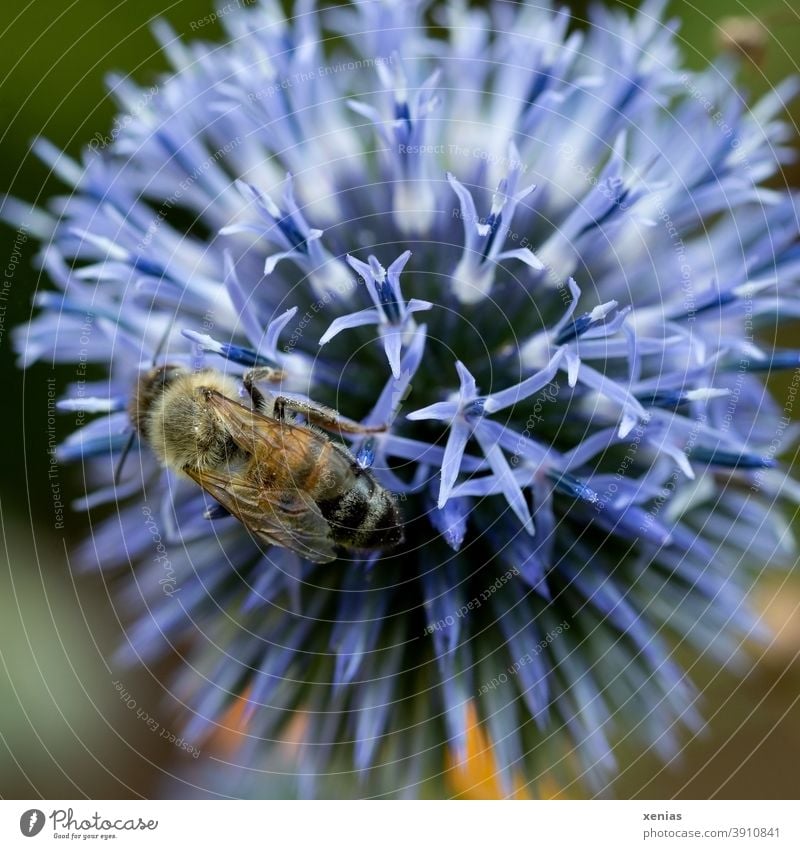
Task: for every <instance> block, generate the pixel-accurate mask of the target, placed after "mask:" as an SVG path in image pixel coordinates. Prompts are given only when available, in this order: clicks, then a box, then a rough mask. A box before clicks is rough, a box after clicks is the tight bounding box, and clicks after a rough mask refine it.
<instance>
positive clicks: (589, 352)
mask: <svg viewBox="0 0 800 849" xmlns="http://www.w3.org/2000/svg"><path fill="white" fill-rule="evenodd" d="M663 5H664V4H663V3H661V2H645V3H644V5H643V6H642V8H641V10H640V11H639V12H637V13H635V14H633V15H632V16H628V15H623V14H619V13H612V12H609V11H604V10H603V9H596V10H595V11H594V12H593V17H592V19H591V21H590V23H589V24H588V26H586V27H584V28H581V27H578V26H577V25H575V24H573V23H571V21H570V18H569V15H568V14H567V13H566V12H565V11H563V10H558V11H554V10H552V9H551V8H550V7H549V6H548V5H547V4H546V3H538V4H533V5H531V4H525V5H520V6H515V5H509V4H505V3H501V2H497V3H495V4H493V5H492V6H491V8H490V9H489V10H481V9H472V8H468V7H467V5H466V4H464V3H462V2H455V0H454V2H449V3H435V4H433V5H432V6H431V8H430V9H428V8H427V7H426V4H425V3H423V2H419V0H416V2H402V3H401V2H395V0H363V2H357V3H353V4H351V5H350V6H347V7H337V8H333V9H326V10H324V11H317V10H316V9H315V8H314V5H313V4H312V3H311V2H303V3H300V4H298V9H297V14H296V17H295V18H294V19H292V20H286V19H285V18H284V16H283V14H282V12H281V11H280V9H279V7H278V4H277V3H273V2H270V0H262V2H260V3H259V4H258V5H257V7H255V8H247V9H244V8H236V9H233V10H230V11H229V12H228V13H226V14H225V15H223V16H220V18H219V20H220V23H221V24H222V26H223V27H224V29H225V31H226V33H227V36H228V41H227V43H225V44H224V45H222V46H218V45H213V44H207V43H204V42H200V41H194V40H193V41H191V43H188V44H186V43H184V42H183V41H181V40H179V39H178V38H177V37H176V36H175V35H174V34H173V33H172V32H171V31H170V29H169V28H168V26H167V25H166V24H164V23H160V24H158V26H157V27H156V35H157V36H158V38H159V39H160V41H161V44H162V46H163V49H164V52H165V53H166V55H167V57H168V58H169V60H170V62H171V63H172V65H173V69H174V70H173V73H172V74H171V75H170V76H169V77H166V78H164V79H163V80H162V81H161V82H160V84H159V85H158V86H157V87H156V88H155V89H154V90H145V89H140V88H138V87H137V86H136V85H135V84H133V83H132V82H131V81H130V80H127V79H119V78H114V79H112V80H111V91H112V93H113V95H114V97H115V98H116V99H117V100H118V101H119V104H120V108H121V110H122V112H123V113H124V116H125V117H124V120H121V121H120V122H119V124H118V133H117V134H116V135H115V137H114V138H113V139H112V140H109V143H108V144H107V145H106V146H105V147H102V148H100V149H98V146H97V145H95V146H94V148H93V149H88V150H87V151H86V152H85V154H84V156H83V159H82V161H81V162H80V163H77V162H72V161H70V160H68V159H67V158H66V157H65V156H64V155H63V154H61V153H59V152H58V151H57V150H55V149H54V148H53V147H52V146H50V145H49V144H48V143H47V142H45V141H43V140H40V141H38V142H37V145H36V149H37V151H38V153H39V154H40V155H41V156H42V157H43V159H44V160H45V161H46V162H47V163H48V164H49V165H50V166H51V167H52V168H53V170H54V171H55V172H56V173H57V174H58V175H59V176H60V177H61V178H62V179H63V180H64V181H65V182H66V184H67V185H68V187H69V192H70V193H69V194H68V195H66V196H64V197H62V198H59V199H57V200H55V201H54V202H53V203H52V204H51V206H50V209H49V212H48V213H44V212H42V211H41V210H37V211H30V210H25V209H24V208H23V207H22V206H21V205H20V204H19V203H18V202H15V201H12V200H10V199H7V200H6V202H5V204H4V215H5V217H6V218H7V219H9V220H12V221H14V222H15V223H17V222H19V221H20V220H22V219H25V220H26V222H27V226H28V227H29V228H30V229H32V230H33V231H35V232H36V233H37V234H38V235H39V236H40V237H41V239H42V241H43V248H42V252H41V263H42V265H43V266H44V268H45V269H46V271H47V273H48V275H49V277H50V279H51V281H52V282H53V284H54V285H55V287H56V291H55V292H44V293H40V294H38V295H37V297H36V303H37V304H38V306H39V307H40V312H39V314H38V316H37V317H36V318H34V319H33V321H31V322H30V324H28V325H27V326H25V327H22V328H19V329H18V332H17V337H16V343H17V347H18V350H19V351H20V354H21V357H22V361H23V364H24V365H28V364H29V363H31V362H34V361H36V360H50V361H52V362H62V363H63V362H67V363H75V362H82V363H85V362H90V363H95V364H98V365H99V366H100V367H101V368H102V370H103V373H104V374H106V373H107V377H106V378H104V379H103V380H102V381H98V382H96V383H94V384H92V385H91V386H86V385H85V384H78V385H74V386H69V387H66V388H65V397H64V400H63V401H62V402H61V409H62V410H80V411H85V412H86V413H91V414H93V415H96V418H94V419H93V420H92V421H91V422H90V423H88V424H85V425H84V426H83V427H81V428H79V429H78V430H76V431H75V432H74V433H73V434H71V435H70V436H68V437H67V438H66V440H65V441H64V443H63V445H62V446H61V453H60V456H61V457H62V458H63V459H64V460H67V459H70V460H76V461H77V460H80V461H82V462H83V463H84V464H85V465H84V473H85V475H86V480H87V482H88V485H89V492H88V493H87V495H86V497H85V498H84V499H83V500H82V502H81V505H82V506H83V507H85V508H93V509H94V508H102V506H103V505H106V507H105V509H106V511H107V513H108V515H107V517H106V518H105V519H104V520H103V521H102V522H101V523H97V522H95V523H93V526H92V535H91V538H90V539H89V540H88V541H87V543H86V545H85V546H84V548H83V550H82V552H81V556H82V558H83V560H84V561H88V562H90V563H94V564H97V565H99V566H100V568H102V569H103V570H112V569H118V568H122V569H123V570H127V576H128V577H127V583H126V584H125V585H124V586H123V587H122V588H120V589H119V590H118V594H117V596H116V597H117V598H118V600H119V603H120V607H121V609H122V610H123V611H124V612H125V616H126V617H129V618H131V617H132V618H131V625H130V628H129V630H128V632H127V642H126V644H125V646H124V648H123V650H122V651H121V653H120V656H119V657H118V659H117V662H122V661H123V660H124V661H127V662H138V663H152V662H154V661H156V660H158V659H159V658H161V657H163V656H164V655H165V654H167V653H168V652H170V651H172V650H175V649H179V650H180V651H181V652H182V654H183V656H184V658H183V663H182V664H181V666H180V669H179V671H178V673H177V676H176V678H175V679H174V680H173V681H172V683H171V685H170V692H171V696H172V698H173V699H174V700H175V702H176V703H177V704H180V705H181V710H182V715H183V716H184V718H185V719H186V722H185V725H184V726H183V736H184V738H185V739H186V740H189V741H192V742H196V743H197V744H198V746H200V747H201V748H202V740H203V739H204V735H207V734H208V733H209V731H211V730H213V728H214V727H215V726H216V725H217V724H218V723H219V722H220V721H221V717H222V716H223V715H224V713H225V711H226V710H227V709H228V708H229V707H230V706H231V705H234V704H242V703H244V710H243V715H244V723H245V724H244V732H243V737H244V743H243V745H242V746H241V748H240V749H239V751H237V753H236V756H235V758H231V759H230V760H232V761H235V763H236V764H238V767H234V766H231V765H228V766H227V767H223V766H221V765H219V766H218V767H217V768H218V769H219V770H222V769H226V770H228V771H230V770H233V771H234V772H236V774H237V775H238V776H239V777H240V778H242V783H240V784H239V785H237V788H238V789H237V790H236V792H239V793H243V794H245V793H251V794H257V793H265V794H270V793H272V792H276V791H275V787H276V784H275V783H274V782H275V781H277V780H278V779H277V778H275V777H274V776H273V777H272V778H270V774H269V773H270V771H273V772H277V771H280V772H282V777H281V778H280V781H281V782H284V783H286V784H287V785H288V787H289V789H287V790H286V792H292V793H297V792H300V793H303V794H319V795H326V794H330V793H341V792H344V791H342V790H341V788H340V787H338V785H337V780H338V778H337V777H341V776H342V775H345V774H357V775H358V776H359V777H360V778H361V779H362V783H360V784H359V785H358V788H359V789H358V790H357V791H353V792H357V793H360V794H379V793H380V794H401V793H409V794H414V793H418V792H421V790H420V788H421V787H422V786H423V782H424V781H425V780H426V779H428V778H430V777H431V776H436V775H438V774H439V773H441V772H442V770H443V769H444V764H445V757H446V755H447V754H448V753H449V757H450V758H451V759H452V760H453V761H455V762H458V761H459V760H461V759H463V757H464V754H465V752H466V739H467V731H468V726H469V724H470V722H471V719H470V717H473V718H474V717H477V720H478V722H479V723H480V725H481V727H482V728H483V729H484V730H485V732H486V733H487V734H488V737H489V739H490V740H491V742H492V746H493V751H494V757H495V760H496V762H497V764H498V766H499V770H500V776H501V780H502V781H503V786H504V787H505V788H506V791H507V792H508V793H509V794H510V793H512V792H514V788H518V787H519V786H520V782H522V783H523V784H524V783H526V782H530V781H533V780H534V779H535V778H536V777H537V776H539V775H541V774H542V773H545V772H557V771H558V770H559V769H563V770H564V771H568V772H570V774H573V773H574V774H578V775H580V776H581V777H582V778H584V779H585V780H586V781H587V782H588V785H587V786H588V787H590V788H600V787H602V786H603V785H604V783H605V782H607V781H608V780H609V778H610V777H611V776H613V773H614V770H615V768H616V765H615V754H614V749H615V745H616V743H617V741H618V740H620V739H621V738H630V739H633V740H635V741H637V743H638V745H639V746H640V747H641V748H643V749H653V750H655V751H657V752H658V753H659V754H661V755H662V756H663V757H664V758H665V759H670V758H672V757H673V756H674V754H675V753H676V751H677V750H678V748H679V746H680V741H681V740H682V739H684V737H685V735H686V734H687V733H693V732H695V731H697V730H698V729H699V728H700V727H701V720H700V716H699V712H698V710H697V707H696V702H697V699H698V694H697V693H696V692H695V690H694V689H693V688H692V685H691V683H690V681H689V679H688V677H687V673H686V672H685V670H684V669H683V668H682V667H681V666H680V665H679V664H678V662H676V660H675V659H674V657H673V650H674V648H675V647H676V646H681V647H682V648H687V647H688V648H691V649H693V650H694V652H695V653H696V654H697V655H698V656H704V657H706V658H709V657H710V658H712V659H713V660H714V662H717V663H719V664H726V665H732V664H735V663H736V662H737V660H741V658H742V655H741V651H740V647H741V644H742V642H743V641H744V640H745V638H750V637H752V636H754V635H755V634H758V633H759V632H760V628H759V623H758V619H757V616H756V615H755V614H754V612H753V611H752V610H751V608H750V606H749V604H748V591H749V589H750V587H751V585H752V581H753V580H754V577H755V576H756V575H757V573H758V572H759V570H763V569H766V568H777V566H778V564H779V562H780V560H781V559H783V560H787V559H789V558H790V555H791V553H792V551H793V547H792V543H791V542H790V539H789V534H788V531H787V528H786V525H785V524H784V522H783V520H782V518H781V516H780V514H779V513H778V511H777V510H775V509H773V504H774V502H775V500H776V499H777V498H778V497H783V496H788V497H789V498H791V499H794V500H797V498H798V493H799V492H800V490H798V487H797V485H796V484H794V483H792V482H791V481H789V480H788V479H787V478H786V477H785V475H784V474H783V473H782V472H781V471H780V469H779V467H778V466H777V462H776V457H777V456H778V454H779V453H780V452H781V451H782V450H783V449H784V447H785V445H786V444H787V442H788V441H789V440H791V439H792V438H793V436H794V432H793V429H792V428H790V427H788V426H787V422H788V419H787V418H786V416H788V413H789V412H790V410H786V409H784V410H783V411H781V409H780V408H779V405H778V404H776V403H775V402H774V401H773V400H771V398H770V396H769V393H768V392H767V390H766V389H765V386H764V383H763V379H764V376H765V375H766V374H768V373H769V372H770V371H771V370H773V369H786V368H790V369H793V368H797V367H798V365H800V353H799V352H798V351H794V350H790V351H776V350H774V347H773V345H772V342H771V339H770V338H769V337H765V338H761V337H760V336H756V335H755V333H756V330H758V329H759V328H762V327H763V328H767V329H768V330H771V329H774V327H775V326H776V324H777V323H778V322H781V321H783V320H785V319H786V318H787V317H793V316H796V315H797V314H798V309H800V300H798V295H797V292H798V289H797V283H798V277H800V261H799V259H800V253H798V248H797V246H796V236H797V209H796V200H795V198H794V197H793V196H791V195H790V194H789V193H788V192H786V191H783V190H779V189H774V188H767V187H766V181H767V180H768V179H769V178H770V177H771V176H773V175H775V174H776V173H777V172H778V169H779V167H780V164H781V162H783V161H785V160H786V158H787V157H788V155H789V150H788V140H789V138H790V136H789V133H788V130H787V127H786V126H785V124H784V123H782V122H781V120H780V118H779V115H780V112H781V109H782V106H783V103H784V102H785V100H786V98H788V97H790V96H793V95H794V93H795V92H796V89H797V85H796V83H795V82H790V83H788V84H786V85H785V86H783V87H781V88H779V89H777V90H775V91H773V92H772V93H771V94H769V95H768V96H767V97H766V98H765V99H764V100H763V101H761V102H760V103H758V104H757V105H755V106H754V107H753V108H752V109H748V108H745V107H744V106H743V104H742V99H741V96H740V93H739V92H738V91H737V89H736V86H735V83H734V73H733V69H732V68H731V67H730V66H728V65H724V64H720V65H715V66H712V67H709V68H708V69H707V70H704V71H700V72H696V73H695V72H692V73H690V72H688V71H687V72H684V71H682V69H681V60H680V56H679V54H678V50H677V45H676V37H675V29H676V26H675V25H674V24H672V23H663V22H662V18H661V13H662V7H663ZM428 14H430V15H432V16H433V17H432V18H429V17H426V16H427V15H428ZM429 21H433V22H434V23H435V24H436V25H437V26H436V28H435V29H432V28H430V27H429V26H428V22H429ZM81 328H83V330H81ZM153 362H157V363H159V362H174V363H178V364H182V365H188V366H191V367H194V368H197V367H201V366H202V367H213V368H216V369H220V370H223V371H225V372H227V373H228V374H231V375H234V376H241V375H243V373H244V371H245V370H247V369H248V368H250V367H252V366H254V365H271V366H277V367H280V369H282V371H283V372H284V374H285V378H284V382H283V384H282V385H281V387H280V390H281V391H283V392H288V393H295V394H296V395H298V396H299V397H303V398H306V399H313V400H315V401H317V402H321V403H325V404H328V405H330V406H332V407H335V408H337V409H339V410H341V412H342V413H343V414H344V415H347V416H348V417H351V418H356V419H359V420H361V421H363V422H364V423H367V424H370V425H386V429H385V430H384V431H383V432H381V433H378V434H376V435H374V436H370V437H369V438H365V437H358V436H356V437H353V438H351V439H350V449H351V450H352V452H353V453H354V455H355V456H357V458H358V459H359V461H360V462H361V463H362V464H363V465H365V466H371V468H372V470H373V472H374V474H375V475H376V477H377V478H378V479H379V480H380V481H381V483H382V484H383V485H384V486H385V487H386V488H388V489H390V490H391V491H393V492H394V493H396V495H397V497H398V499H399V501H400V506H401V510H402V513H403V516H404V522H405V528H406V532H405V537H406V541H405V543H404V544H402V545H401V546H400V547H398V548H395V549H392V550H388V551H385V552H383V553H381V554H380V555H379V556H377V555H370V556H361V555H358V554H353V553H351V554H350V555H344V554H343V555H342V557H341V558H340V559H339V560H337V561H336V562H334V563H332V564H329V565H323V566H320V565H314V564H311V563H309V562H306V561H304V560H302V559H300V558H299V557H298V556H297V555H296V554H294V553H292V552H290V551H288V550H287V549H284V548H277V547H273V548H268V549H265V548H264V547H260V546H258V545H257V544H256V543H255V542H254V541H253V539H252V538H251V536H250V535H249V534H248V533H247V532H246V530H245V529H244V528H243V526H242V525H241V524H240V523H239V522H237V521H236V520H235V519H234V518H232V517H230V516H227V517H225V516H222V517H220V515H219V514H220V511H215V510H213V509H212V510H211V511H210V512H209V511H208V510H207V507H208V504H207V499H205V498H204V496H203V494H202V493H201V492H200V491H199V490H198V488H197V487H196V485H194V484H193V483H192V482H190V481H188V480H186V479H184V478H183V477H181V476H180V475H177V474H175V473H173V472H172V471H169V470H167V471H165V470H163V469H161V468H159V467H158V466H157V464H156V462H155V460H154V458H153V456H152V453H151V451H150V449H149V448H148V446H147V445H146V444H137V445H136V448H135V451H134V453H133V454H132V455H131V457H129V458H128V460H127V462H125V463H124V464H123V465H122V471H121V477H120V480H119V481H117V480H115V468H116V467H117V466H118V465H119V462H120V456H121V453H122V451H123V449H124V445H125V443H126V440H127V439H128V433H129V432H130V422H129V413H128V407H129V405H130V402H131V397H132V393H133V390H134V387H135V384H136V382H137V378H138V375H139V372H140V369H141V368H142V367H149V366H150V364H151V363H153ZM156 539H157V544H158V547H157V548H156V545H155V542H154V541H156ZM154 548H155V549H156V550H155V552H154ZM162 549H163V552H162ZM298 716H300V717H302V718H303V722H302V734H300V743H299V746H298V753H297V757H296V759H295V760H294V761H292V763H291V765H290V766H286V765H285V764H282V765H281V766H280V767H276V766H275V764H276V760H275V757H276V756H275V752H276V751H277V750H278V749H277V744H276V742H275V741H277V740H280V739H282V738H283V737H285V735H286V728H287V725H288V723H290V722H291V721H293V720H296V719H297V717H298ZM204 780H205V779H204ZM209 780H211V779H209ZM259 781H261V782H262V783H259Z"/></svg>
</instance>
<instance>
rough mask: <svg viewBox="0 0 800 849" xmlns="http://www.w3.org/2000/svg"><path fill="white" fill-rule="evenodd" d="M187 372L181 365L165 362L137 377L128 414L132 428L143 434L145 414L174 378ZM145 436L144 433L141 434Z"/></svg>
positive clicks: (171, 383)
mask: <svg viewBox="0 0 800 849" xmlns="http://www.w3.org/2000/svg"><path fill="white" fill-rule="evenodd" d="M186 374H189V371H188V369H186V368H184V367H183V366H178V365H174V364H170V363H167V364H166V365H163V366H156V367H155V368H151V369H149V370H148V371H146V372H144V373H143V374H142V376H141V377H140V378H139V383H138V385H137V387H136V393H135V395H134V397H133V400H132V401H131V406H130V416H131V422H132V424H133V426H134V428H135V429H136V430H137V431H138V432H139V433H142V434H143V429H144V424H145V422H146V420H147V414H148V413H149V412H150V408H151V407H152V406H153V403H154V402H155V401H157V400H158V399H159V398H160V397H161V396H162V395H163V394H164V392H166V390H167V389H168V388H169V387H170V386H172V385H173V384H174V383H175V381H176V380H178V379H179V378H181V377H183V376H184V375H186ZM143 435H145V436H146V434H143Z"/></svg>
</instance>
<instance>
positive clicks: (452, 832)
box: [0, 800, 800, 849]
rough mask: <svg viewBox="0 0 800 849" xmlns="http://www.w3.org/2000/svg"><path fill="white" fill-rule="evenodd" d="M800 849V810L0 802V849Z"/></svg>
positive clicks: (794, 805)
mask: <svg viewBox="0 0 800 849" xmlns="http://www.w3.org/2000/svg"><path fill="white" fill-rule="evenodd" d="M53 841H58V842H59V844H60V845H65V844H66V843H67V842H69V843H73V844H75V843H78V842H81V843H83V844H85V843H87V842H90V841H91V842H93V843H94V844H95V845H97V844H99V843H105V844H111V845H114V846H119V847H122V846H137V847H138V846H147V847H153V848H154V849H155V848H156V847H161V846H163V847H170V849H175V847H176V846H177V847H192V849H194V847H200V848H201V849H204V847H206V846H213V847H218V846H219V847H223V849H249V847H251V846H265V847H273V846H274V847H279V848H280V849H285V848H286V849H288V848H289V847H301V849H305V847H325V849H327V847H330V846H333V847H338V846H342V847H347V849H360V847H369V849H373V847H380V849H411V847H414V846H424V847H426V849H432V847H449V848H450V849H461V847H469V849H472V847H483V846H485V847H491V849H503V847H504V846H508V847H509V849H511V847H513V849H523V848H524V847H531V849H534V847H535V849H540V847H551V849H552V847H557V848H559V847H567V849H594V847H606V846H607V847H612V849H627V847H631V846H657V847H679V846H680V847H686V849H688V847H693V846H709V847H713V846H718V847H723V846H737V847H742V849H746V847H760V849H771V847H792V849H797V847H798V846H800V802H796V801H783V802H781V801H776V802H772V801H770V802H753V801H748V802H741V801H736V802H727V801H714V802H664V801H655V802H629V801H592V802H576V801H552V802H531V801H520V802H448V801H441V802H387V801H369V802H328V801H319V802H295V801H254V802H250V801H247V802H236V801H212V802H204V801H163V800H162V801H121V802H115V801H108V802H102V801H99V802H87V801H80V800H77V801H58V802H42V801H36V800H30V801H19V802H17V801H0V846H2V847H9V846H25V847H28V849H31V847H34V846H36V845H45V844H46V845H52V842H53Z"/></svg>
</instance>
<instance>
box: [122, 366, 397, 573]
mask: <svg viewBox="0 0 800 849" xmlns="http://www.w3.org/2000/svg"><path fill="white" fill-rule="evenodd" d="M279 377H280V372H277V371H276V370H274V369H254V370H253V371H251V372H248V374H246V375H245V376H244V378H243V381H242V382H243V384H244V387H245V389H246V390H247V393H248V394H249V397H250V401H251V403H252V406H245V405H244V404H242V403H240V401H239V398H240V392H239V383H238V382H237V381H236V380H235V379H233V378H232V377H229V376H226V375H223V374H221V373H220V372H218V371H215V370H213V369H204V370H201V371H190V370H188V369H185V368H183V367H180V366H176V365H164V366H159V367H156V368H152V369H150V370H149V371H148V372H146V373H145V374H143V375H142V377H141V379H140V380H139V383H138V386H137V389H136V392H135V395H134V398H133V400H132V402H131V405H130V409H129V415H130V418H131V422H132V424H133V427H134V429H135V430H136V431H137V432H138V434H139V436H140V438H142V439H143V440H144V441H145V442H146V443H147V444H148V445H149V446H150V447H151V448H152V450H153V451H154V453H155V454H156V456H157V457H158V459H159V460H160V461H161V463H162V464H163V465H164V466H167V467H168V468H170V469H174V470H175V471H177V472H180V473H182V474H185V475H186V476H188V477H189V478H191V479H192V480H193V481H194V482H195V483H197V484H198V485H199V486H200V487H202V489H203V490H205V492H206V493H208V494H209V495H210V496H212V498H214V499H215V500H216V501H217V502H218V503H219V505H220V506H221V508H222V511H220V512H222V514H223V515H224V513H225V512H227V513H230V514H231V515H233V516H235V517H236V518H237V519H238V520H239V521H240V522H241V523H242V524H243V525H244V526H245V527H246V528H247V529H248V530H249V531H250V532H251V533H253V534H255V535H256V536H257V537H259V538H260V539H262V540H263V541H265V542H267V543H269V544H271V545H277V546H283V547H285V548H289V549H291V550H292V551H296V552H297V553H298V554H300V555H302V556H303V557H305V558H307V559H309V560H312V561H314V562H316V563H328V562H330V561H331V560H334V559H335V558H336V556H337V547H338V548H343V549H354V550H363V551H375V550H381V549H386V548H390V547H392V546H395V545H397V544H398V543H400V542H402V539H403V529H402V523H401V519H400V514H399V511H398V509H397V505H396V503H395V499H394V498H393V496H392V495H391V493H389V492H388V491H387V490H386V489H384V488H383V487H382V486H381V485H380V484H379V483H378V481H377V480H376V479H375V476H374V475H373V474H372V473H371V472H370V471H369V470H368V469H365V468H362V466H360V465H359V464H358V462H357V461H356V459H355V458H354V457H353V455H352V454H351V453H350V452H349V451H348V450H347V449H346V448H345V447H344V445H341V444H339V443H337V442H335V441H333V440H332V439H330V438H329V437H328V435H327V434H326V433H325V432H324V431H323V430H322V429H321V428H325V429H327V430H332V431H338V432H339V433H365V434H366V433H375V432H379V431H381V430H384V428H382V427H367V426H363V425H359V424H358V423H357V422H354V421H351V420H350V419H345V418H343V417H341V416H339V414H338V413H336V412H335V411H334V410H331V409H328V408H326V407H322V406H319V405H317V404H314V403H310V402H304V401H298V400H295V399H292V398H287V397H283V396H276V395H272V394H271V393H266V392H262V391H261V389H259V388H258V387H257V386H256V383H257V382H260V381H266V380H276V379H278V378H279ZM297 414H301V415H302V416H303V419H304V421H303V422H301V421H299V420H298V419H297V418H296V416H297ZM207 515H210V514H208V513H207Z"/></svg>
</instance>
